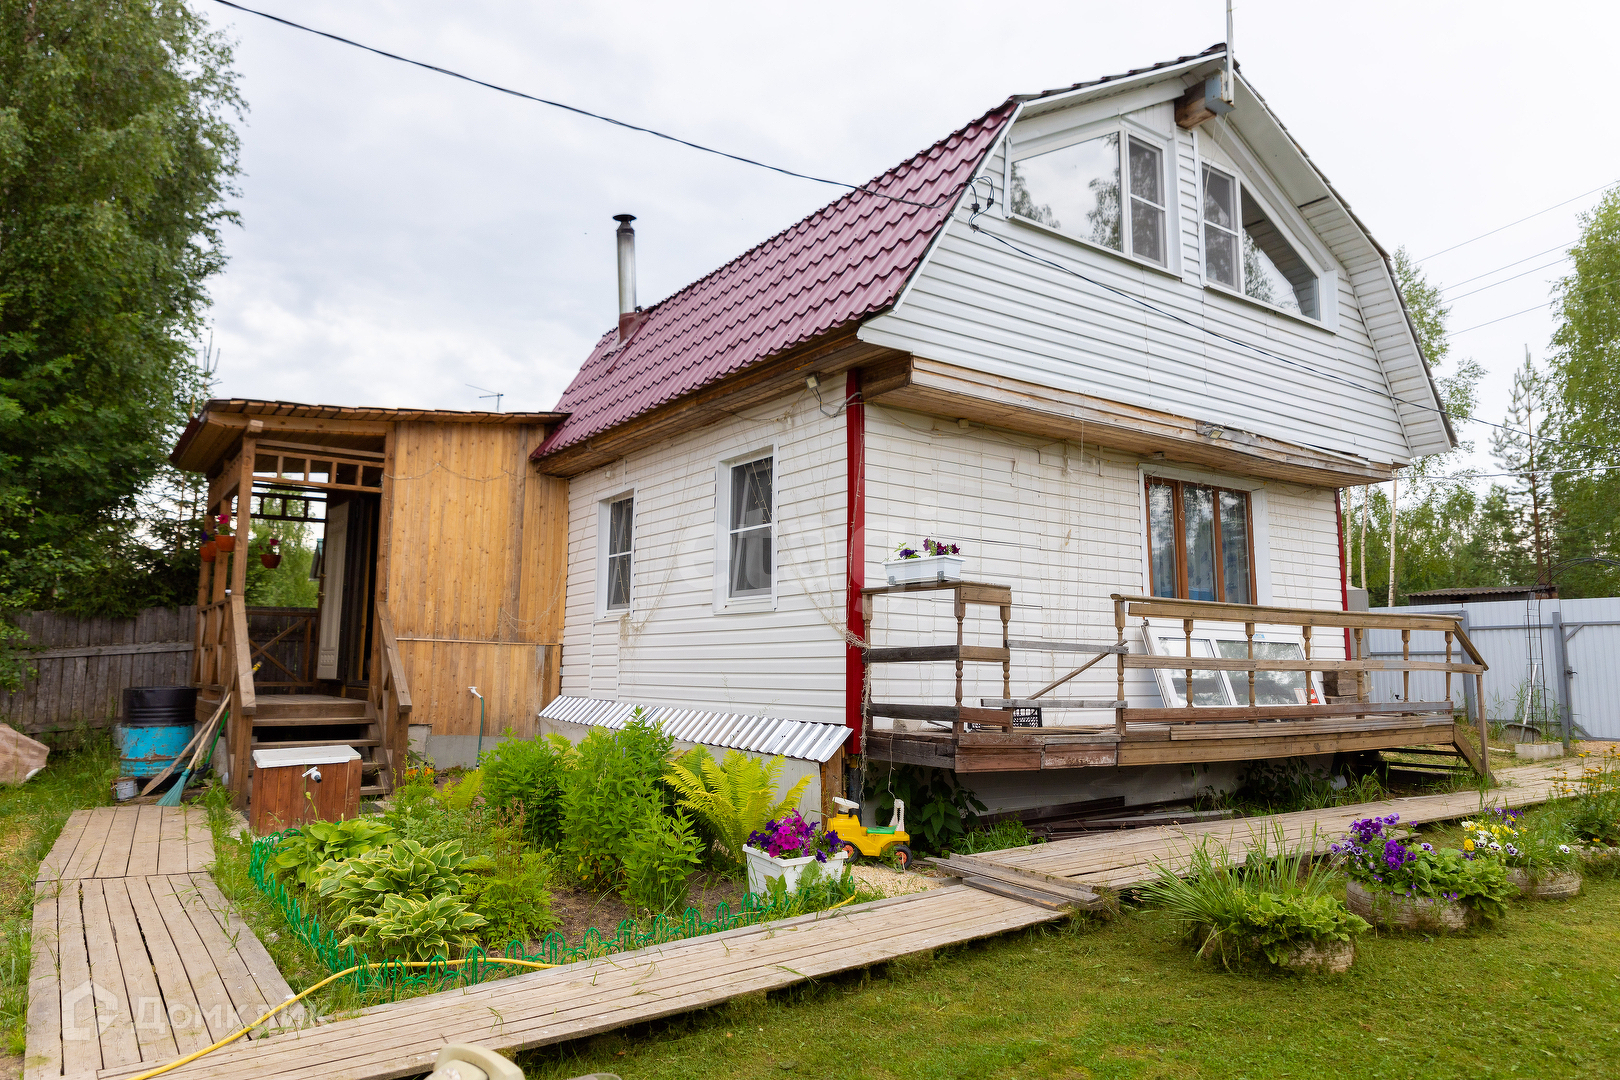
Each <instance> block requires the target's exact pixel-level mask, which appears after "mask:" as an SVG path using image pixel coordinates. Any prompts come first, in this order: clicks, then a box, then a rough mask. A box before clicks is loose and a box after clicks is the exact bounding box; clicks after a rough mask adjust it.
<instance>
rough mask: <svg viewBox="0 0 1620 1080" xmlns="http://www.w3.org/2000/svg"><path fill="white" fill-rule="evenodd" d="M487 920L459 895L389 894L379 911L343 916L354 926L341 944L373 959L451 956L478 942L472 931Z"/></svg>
mask: <svg viewBox="0 0 1620 1080" xmlns="http://www.w3.org/2000/svg"><path fill="white" fill-rule="evenodd" d="M483 925H484V919H483V917H482V916H480V915H477V914H475V913H473V912H472V911H470V910H469V909H468V907H467V905H466V904H465V903H464V902H462V901H461V900H460V899H458V898H457V897H455V896H435V897H432V898H431V899H421V898H417V897H409V896H385V897H383V899H382V904H381V905H380V906H379V908H378V909H377V910H376V911H375V912H370V913H367V912H355V913H354V914H352V915H350V916H349V917H348V918H346V919H344V920H343V922H342V923H341V924H340V926H339V929H342V930H347V929H349V928H351V927H353V928H354V930H353V932H352V933H350V934H349V936H348V937H346V938H344V939H343V940H342V941H341V942H339V945H341V946H343V947H348V946H354V948H355V949H356V950H358V951H359V952H361V953H364V954H365V955H366V956H367V957H369V958H370V959H372V960H431V959H433V958H434V957H442V958H444V959H446V960H449V959H453V958H454V957H455V955H456V954H457V953H458V952H461V951H463V950H465V949H468V948H471V947H472V946H474V945H476V944H478V940H477V938H475V937H474V936H473V933H472V932H473V931H474V930H477V929H478V928H480V927H482V926H483Z"/></svg>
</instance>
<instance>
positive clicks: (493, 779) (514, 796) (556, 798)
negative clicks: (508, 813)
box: [481, 734, 578, 847]
mask: <svg viewBox="0 0 1620 1080" xmlns="http://www.w3.org/2000/svg"><path fill="white" fill-rule="evenodd" d="M577 758H578V754H577V753H576V752H575V750H574V747H573V745H572V744H571V743H569V741H568V740H567V739H565V738H563V737H562V736H561V735H555V734H553V735H548V736H546V737H545V738H533V739H505V740H503V741H502V742H501V743H500V744H499V745H497V746H496V747H495V749H493V750H491V751H490V752H489V753H487V754H485V755H484V757H483V759H482V762H481V764H482V768H483V773H484V798H485V799H486V800H487V801H488V803H489V804H490V805H491V806H495V807H503V808H508V809H510V808H516V807H521V808H522V810H523V838H524V839H525V840H526V841H528V843H529V844H531V845H533V846H534V847H554V846H556V845H557V843H558V842H560V841H561V840H562V822H563V811H562V797H563V786H564V778H565V777H566V775H567V773H568V770H569V769H570V767H572V765H573V763H574V762H575V761H576V760H577Z"/></svg>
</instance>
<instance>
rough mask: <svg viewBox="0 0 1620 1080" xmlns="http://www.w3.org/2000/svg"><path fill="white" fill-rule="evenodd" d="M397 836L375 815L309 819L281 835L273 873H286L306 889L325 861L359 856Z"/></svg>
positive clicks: (339, 860)
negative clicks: (373, 816) (345, 818)
mask: <svg viewBox="0 0 1620 1080" xmlns="http://www.w3.org/2000/svg"><path fill="white" fill-rule="evenodd" d="M397 838H398V834H397V833H395V831H394V829H393V828H392V827H391V826H390V825H388V824H387V823H385V822H381V821H378V820H377V819H375V818H352V819H350V820H348V821H312V822H310V823H309V824H308V825H305V826H303V827H302V828H299V829H295V830H294V831H292V832H291V833H288V834H287V835H286V836H284V837H283V838H282V840H281V843H280V845H278V847H277V848H276V875H277V876H278V877H284V876H288V875H290V876H292V877H293V878H294V879H295V880H296V881H297V882H298V884H300V885H302V886H304V887H305V888H310V887H311V886H312V884H313V882H314V879H315V878H316V877H317V876H318V875H319V874H320V873H321V868H322V867H323V866H325V865H326V864H327V863H329V862H342V861H343V860H345V859H351V858H354V857H355V856H357V855H363V854H365V853H366V852H368V851H373V850H375V849H377V848H380V847H383V846H385V845H388V844H391V843H393V842H394V841H395V840H396V839H397Z"/></svg>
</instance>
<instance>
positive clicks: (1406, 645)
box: [1401, 629, 1412, 701]
mask: <svg viewBox="0 0 1620 1080" xmlns="http://www.w3.org/2000/svg"><path fill="white" fill-rule="evenodd" d="M1411 659H1412V631H1411V630H1407V629H1402V630H1401V660H1402V661H1409V660H1411ZM1401 700H1402V701H1411V700H1412V669H1411V668H1404V669H1402V671H1401Z"/></svg>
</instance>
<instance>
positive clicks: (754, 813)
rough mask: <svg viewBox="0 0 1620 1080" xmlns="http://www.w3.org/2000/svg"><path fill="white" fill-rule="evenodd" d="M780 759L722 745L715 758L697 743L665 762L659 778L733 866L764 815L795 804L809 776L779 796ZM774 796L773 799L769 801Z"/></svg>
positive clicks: (741, 861) (769, 816) (766, 817)
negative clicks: (666, 767) (666, 766)
mask: <svg viewBox="0 0 1620 1080" xmlns="http://www.w3.org/2000/svg"><path fill="white" fill-rule="evenodd" d="M782 765H783V759H782V758H781V757H775V758H772V759H771V760H770V761H765V760H764V759H762V758H757V757H749V756H748V755H747V754H744V753H742V752H741V751H738V750H728V751H726V756H725V758H724V759H722V760H721V761H716V760H715V759H714V756H713V755H712V754H710V753H709V752H708V751H707V750H705V749H704V748H703V747H701V746H697V747H693V748H692V749H691V750H688V751H687V752H686V753H684V754H682V755H681V756H680V757H678V758H676V759H675V760H674V761H673V762H671V764H670V768H669V771H668V772H667V773H665V774H664V780H665V782H666V783H668V784H669V786H670V787H672V788H674V789H675V797H676V801H677V802H678V804H679V805H681V806H683V807H685V808H686V809H688V810H690V811H692V813H694V814H695V815H697V817H698V819H699V820H700V821H702V822H703V823H704V824H705V825H706V826H708V828H709V830H710V831H711V832H712V833H713V834H714V837H715V844H716V846H717V847H718V848H719V849H720V850H722V851H723V852H724V853H725V855H726V857H727V858H728V859H730V860H731V861H732V862H734V863H736V864H737V865H738V866H742V865H743V864H744V857H743V850H742V849H743V845H744V844H746V843H747V842H748V837H749V835H750V834H752V833H754V832H756V831H758V830H759V829H761V828H763V827H764V825H765V823H766V822H767V821H770V820H771V819H772V818H775V817H777V816H778V815H780V814H783V813H785V812H787V811H789V810H792V809H794V808H795V807H797V806H798V805H799V800H800V799H801V798H802V797H803V796H804V790H805V788H807V787H809V786H810V777H808V776H803V777H800V778H799V782H798V783H796V784H794V785H793V787H791V788H789V789H788V791H787V793H786V794H785V795H783V796H782V797H781V798H780V799H777V798H776V785H777V781H778V780H779V779H780V778H781V775H782ZM773 800H774V801H773Z"/></svg>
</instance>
